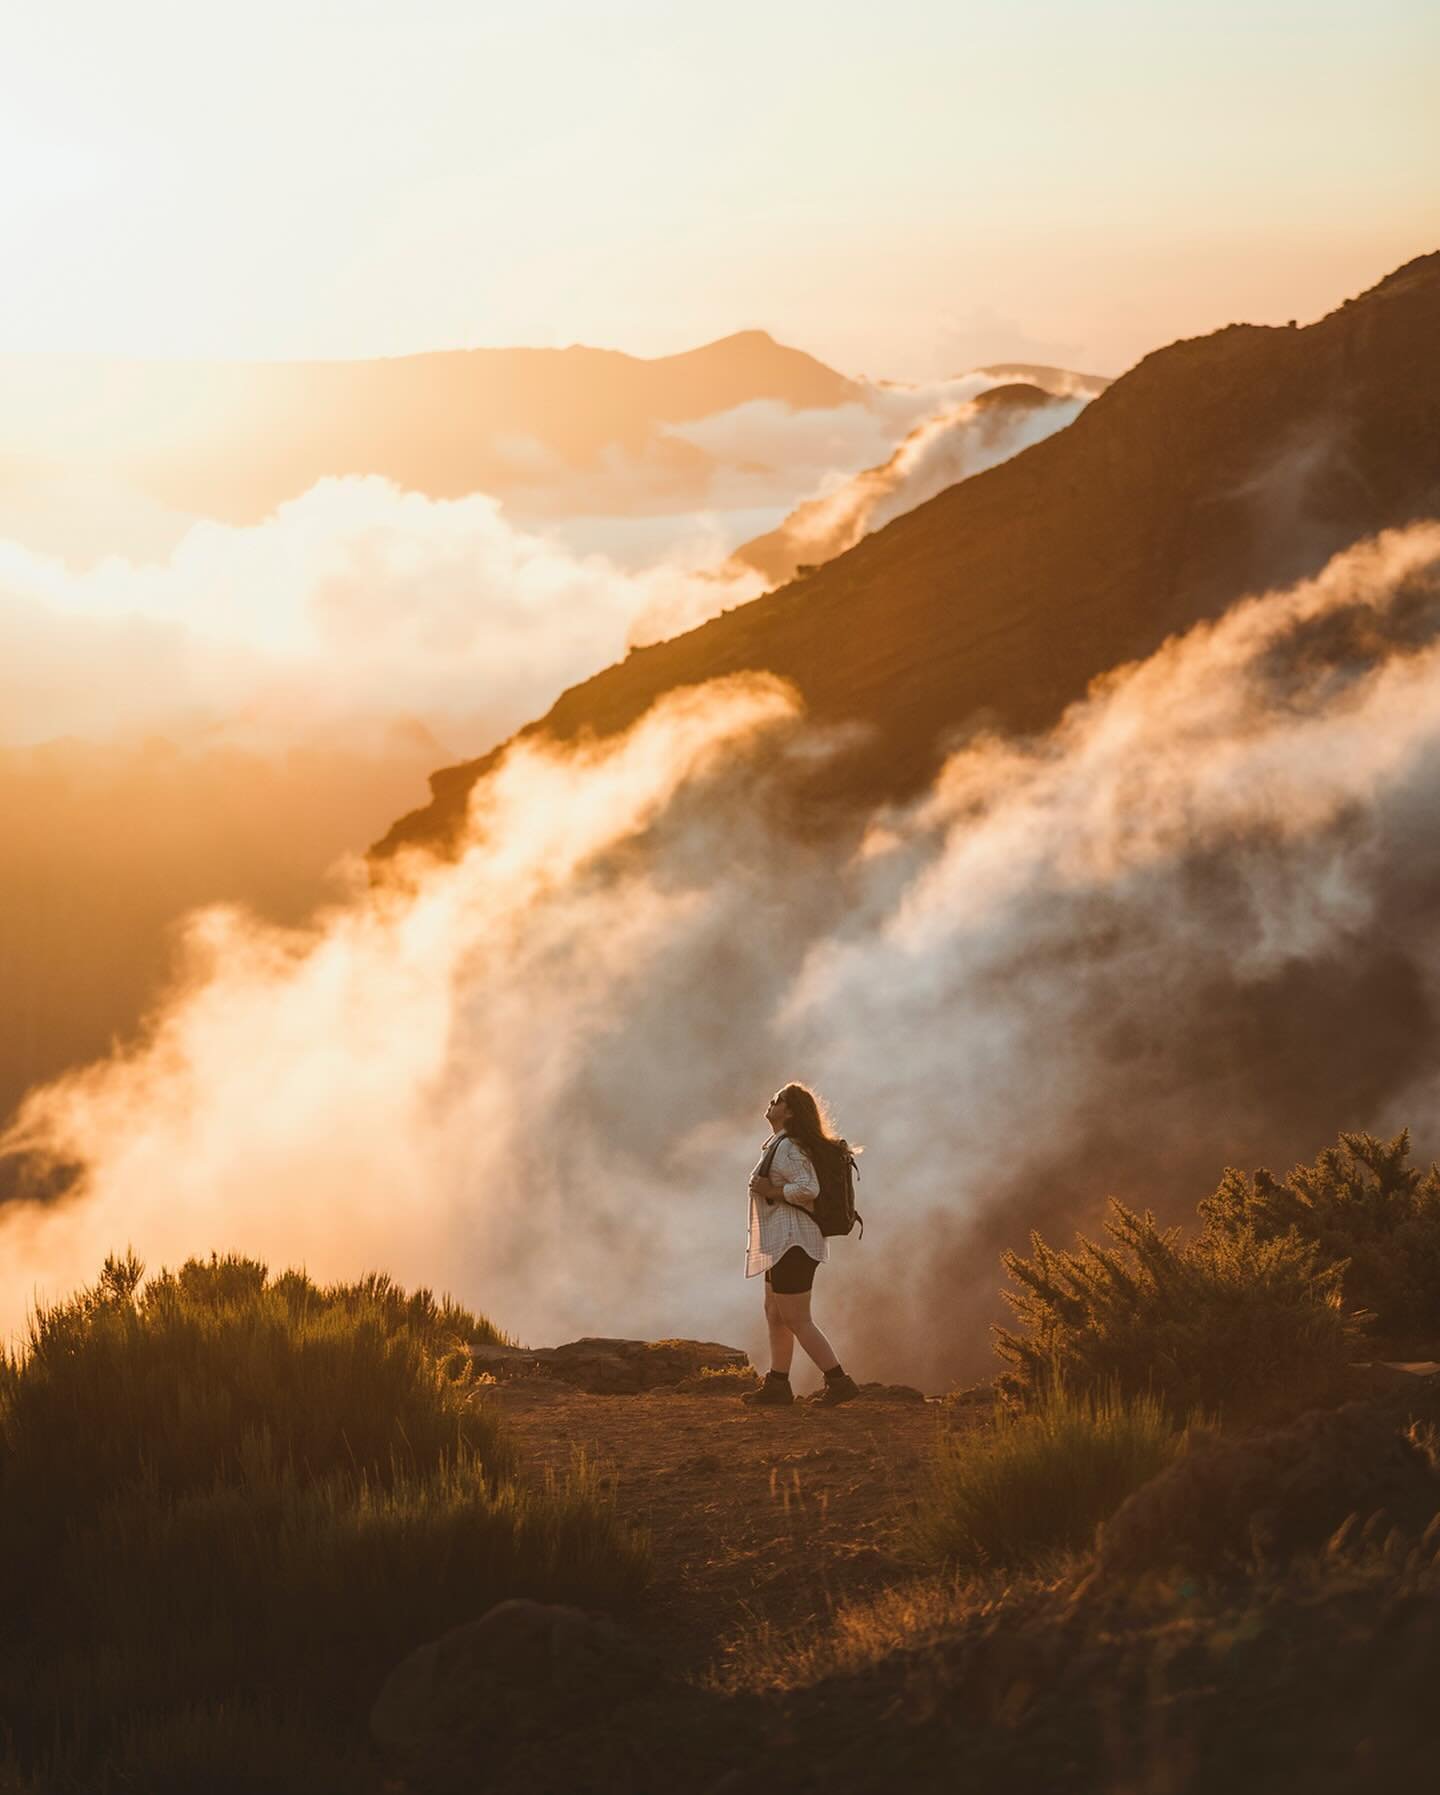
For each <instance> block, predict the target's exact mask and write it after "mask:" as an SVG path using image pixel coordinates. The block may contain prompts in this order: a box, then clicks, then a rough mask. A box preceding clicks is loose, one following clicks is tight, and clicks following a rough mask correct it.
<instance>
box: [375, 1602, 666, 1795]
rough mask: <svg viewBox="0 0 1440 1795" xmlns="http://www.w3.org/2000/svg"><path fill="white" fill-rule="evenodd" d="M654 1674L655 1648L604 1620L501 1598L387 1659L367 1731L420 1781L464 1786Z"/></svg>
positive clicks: (621, 1696)
mask: <svg viewBox="0 0 1440 1795" xmlns="http://www.w3.org/2000/svg"><path fill="white" fill-rule="evenodd" d="M658 1675H659V1667H658V1665H657V1663H656V1660H655V1658H654V1655H653V1654H652V1653H650V1652H649V1651H647V1650H646V1649H645V1648H643V1647H642V1646H641V1645H640V1644H639V1642H638V1641H637V1640H635V1638H634V1637H633V1636H632V1635H631V1634H629V1633H627V1632H626V1631H625V1630H624V1629H623V1628H621V1627H619V1626H617V1625H616V1624H615V1623H614V1622H613V1621H610V1620H606V1619H604V1618H603V1617H600V1616H596V1615H590V1614H584V1613H582V1612H581V1611H580V1610H579V1609H578V1608H566V1607H560V1606H555V1605H553V1604H549V1603H545V1602H532V1601H526V1600H523V1599H515V1600H512V1601H508V1602H500V1603H498V1604H497V1605H496V1606H495V1607H494V1608H491V1609H490V1610H489V1611H488V1612H487V1613H486V1614H484V1615H482V1616H481V1618H480V1619H479V1620H476V1621H470V1622H469V1623H467V1624H466V1625H465V1626H460V1627H454V1628H452V1629H451V1630H450V1632H448V1633H445V1634H442V1635H441V1637H440V1638H439V1639H435V1640H431V1641H430V1642H429V1643H428V1644H426V1645H422V1646H418V1647H417V1648H416V1649H415V1650H414V1651H413V1652H411V1653H410V1655H409V1657H407V1658H404V1659H402V1660H401V1662H400V1663H399V1664H397V1665H396V1667H395V1669H394V1670H393V1671H391V1673H390V1675H389V1676H388V1677H387V1678H386V1680H385V1683H384V1686H383V1687H382V1688H381V1690H380V1693H379V1695H378V1696H377V1697H376V1700H375V1705H374V1707H373V1708H372V1709H371V1711H370V1733H371V1737H372V1738H373V1739H374V1741H375V1743H376V1745H377V1746H378V1747H379V1748H380V1750H381V1751H382V1752H383V1753H384V1754H385V1756H386V1758H387V1759H388V1760H389V1761H390V1762H391V1763H392V1764H394V1765H395V1767H396V1768H397V1769H399V1770H400V1771H401V1772H402V1773H403V1774H404V1775H405V1776H407V1777H409V1778H414V1779H415V1780H416V1781H417V1782H419V1783H420V1784H421V1785H422V1786H424V1787H425V1788H426V1789H427V1790H435V1791H437V1792H438V1791H441V1790H450V1789H456V1790H459V1789H462V1788H469V1787H472V1786H473V1785H474V1783H475V1781H476V1779H477V1774H478V1773H480V1772H482V1771H483V1772H486V1773H488V1772H489V1771H491V1770H493V1769H494V1767H495V1765H496V1763H497V1762H500V1761H503V1759H504V1758H505V1756H506V1755H507V1754H508V1753H509V1752H510V1751H511V1750H512V1749H513V1748H514V1747H515V1746H516V1745H518V1744H521V1743H523V1742H525V1741H527V1740H531V1739H534V1738H536V1737H539V1736H542V1735H548V1734H552V1733H554V1732H557V1731H559V1730H561V1729H563V1728H564V1727H567V1726H573V1725H576V1724H578V1723H582V1722H584V1721H585V1720H586V1719H587V1718H590V1717H592V1716H593V1715H594V1714H595V1713H597V1712H598V1711H599V1710H600V1709H602V1708H608V1707H610V1706H612V1705H613V1704H615V1703H616V1702H617V1701H620V1700H623V1699H624V1698H625V1697H626V1696H627V1695H630V1694H633V1693H634V1692H635V1691H636V1690H637V1689H641V1688H645V1687H649V1686H650V1685H652V1684H653V1683H654V1682H655V1681H656V1679H657V1677H658Z"/></svg>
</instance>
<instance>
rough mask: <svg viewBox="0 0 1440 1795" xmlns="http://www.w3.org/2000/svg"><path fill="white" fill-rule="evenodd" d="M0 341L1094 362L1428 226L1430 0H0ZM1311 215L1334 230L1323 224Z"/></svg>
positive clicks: (1397, 250) (1282, 299) (1375, 254)
mask: <svg viewBox="0 0 1440 1795" xmlns="http://www.w3.org/2000/svg"><path fill="white" fill-rule="evenodd" d="M6 39H7V41H6V54H5V58H4V66H3V68H0V153H3V156H4V161H5V166H6V169H7V171H8V172H7V178H6V183H5V187H4V190H3V192H0V230H3V237H4V241H5V244H6V255H7V264H8V266H9V268H10V270H11V271H12V275H13V273H14V271H16V270H20V271H23V278H20V279H16V278H10V279H7V281H6V282H5V283H4V284H3V288H0V348H4V349H6V350H10V351H37V350H44V351H80V350H103V351H108V352H112V353H124V354H134V355H164V356H211V357H224V358H235V357H242V358H246V357H248V358H314V357H325V358H347V357H363V356H371V355H395V354H401V353H405V352H410V351H416V350H422V349H424V350H429V349H438V348H444V347H460V346H469V345H476V344H485V343H490V344H508V343H529V344H538V345H555V344H561V343H566V342H569V341H572V340H579V341H585V342H590V343H603V344H607V345H611V346H615V347H620V348H624V349H627V350H629V351H631V352H632V353H635V354H641V355H654V354H661V353H668V352H671V351H674V350H677V349H681V348H688V347H689V346H691V345H692V344H694V343H696V342H701V341H704V340H706V339H708V338H712V337H716V336H720V335H723V334H724V333H726V332H728V331H731V330H733V329H735V328H736V327H737V326H738V325H740V324H749V325H757V326H763V327H764V328H766V329H769V330H770V331H771V332H772V333H774V334H775V335H776V336H777V337H779V338H780V339H781V340H783V341H792V342H801V343H804V344H805V346H806V347H807V348H808V349H810V350H811V352H812V353H814V354H816V355H819V356H820V357H822V358H823V359H825V360H827V361H829V362H830V363H831V364H833V365H834V366H837V367H839V368H842V369H844V370H846V371H849V372H862V371H868V372H873V373H875V374H882V375H887V376H904V377H909V378H926V377H930V376H934V375H942V374H949V373H954V372H956V371H959V370H961V369H963V368H965V367H969V366H974V365H976V364H978V363H982V362H986V361H992V360H997V359H1001V358H1006V357H1011V358H1023V359H1028V360H1032V361H1048V362H1056V363H1061V364H1063V365H1066V366H1070V367H1087V368H1093V369H1095V370H1096V371H1099V372H1106V373H1118V372H1120V371H1122V370H1123V369H1124V368H1125V367H1127V366H1128V365H1130V364H1131V363H1132V362H1134V361H1135V360H1136V359H1137V358H1138V357H1139V356H1140V355H1142V354H1143V353H1145V352H1146V351H1148V350H1149V349H1151V348H1153V347H1155V346H1157V345H1159V344H1161V343H1164V342H1168V341H1170V340H1172V339H1174V338H1176V337H1180V336H1187V335H1193V334H1197V333H1200V332H1204V331H1207V330H1211V329H1214V328H1217V327H1219V326H1221V325H1223V324H1226V323H1228V322H1230V321H1232V320H1233V319H1236V318H1245V319H1249V320H1252V321H1255V322H1262V323H1265V322H1269V323H1283V322H1284V321H1285V320H1286V319H1287V318H1289V317H1291V316H1295V315H1299V316H1301V317H1302V318H1303V317H1310V316H1316V315H1318V314H1319V313H1321V312H1323V311H1325V310H1327V309H1328V308H1330V307H1332V306H1333V305H1335V304H1337V303H1338V302H1339V301H1340V300H1341V299H1343V298H1344V297H1345V296H1346V295H1347V294H1349V293H1352V292H1355V291H1357V290H1359V288H1360V287H1361V286H1363V285H1364V284H1365V282H1366V281H1367V280H1369V279H1371V278H1373V276H1374V271H1375V270H1376V269H1377V268H1384V267H1389V266H1393V265H1395V264H1396V263H1398V262H1400V261H1402V260H1403V259H1404V258H1405V257H1406V256H1407V255H1409V254H1412V253H1413V251H1414V246H1415V244H1416V243H1417V242H1423V241H1425V240H1426V239H1427V237H1428V236H1429V235H1430V227H1431V225H1432V223H1433V218H1434V191H1433V188H1434V183H1433V171H1434V169H1435V167H1436V164H1437V152H1440V134H1437V126H1436V122H1435V120H1436V115H1435V109H1434V107H1433V103H1432V98H1431V96H1430V94H1429V93H1428V91H1427V87H1428V82H1427V74H1428V71H1429V70H1430V69H1432V68H1433V67H1434V64H1435V54H1436V51H1437V49H1440V28H1437V24H1436V16H1435V14H1434V12H1433V10H1432V9H1431V8H1429V7H1426V6H1424V5H1422V4H1421V0H1378V3H1377V4H1373V5H1370V6H1367V7H1364V8H1357V7H1354V6H1350V5H1344V4H1340V3H1338V0H1318V3H1317V0H1311V3H1310V4H1306V5H1303V6H1302V5H1299V4H1293V3H1290V0H1259V3H1248V4H1244V5H1242V4H1241V0H1218V3H1216V4H1211V5H1209V6H1206V7H1205V8H1203V9H1202V8H1200V7H1194V6H1192V7H1179V6H1166V7H1159V8H1157V7H1153V6H1143V5H1140V4H1137V3H1136V0H1096V3H1095V4H1093V5H1091V6H1089V7H1086V8H1084V9H1079V8H1075V7H1063V6H1058V5H1054V4H1047V3H1041V0H1016V3H1014V4H1011V5H1010V6H1007V7H1004V8H1000V7H982V6H979V5H976V4H973V3H970V0H966V3H960V4H954V3H951V4H945V5H941V4H939V3H938V0H897V3H896V4H893V5H891V6H889V7H887V8H886V9H884V11H883V13H882V14H877V12H876V11H875V9H874V8H873V7H871V6H862V5H860V4H858V3H856V0H838V3H837V0H829V3H827V4H825V5H820V4H812V3H810V0H804V3H796V0H790V3H788V4H785V5H781V6H776V5H774V4H764V5H762V4H759V3H758V0H736V3H735V4H733V5H731V6H730V7H728V8H727V9H726V11H725V13H724V16H723V29H722V28H721V22H720V21H719V20H718V19H717V16H716V15H714V14H712V13H709V12H700V11H696V10H694V9H688V10H687V9H679V10H677V9H675V8H673V7H661V6H660V5H658V4H655V3H653V0H628V3H625V4H618V5H612V6H607V7H605V8H603V9H601V8H595V7H587V6H580V5H575V4H570V3H560V0H529V3H528V4H526V5H524V6H521V5H518V4H509V3H492V4H490V5H487V6H484V7H481V8H476V7H473V6H466V5H462V4H460V0H417V3H416V4H413V5H410V6H407V7H405V8H403V9H400V8H396V7H394V6H392V5H388V4H376V3H375V0H349V3H348V4H346V5H344V6H339V5H334V4H326V3H317V0H302V3H301V4H298V5H297V4H294V3H293V0H287V4H285V5H284V6H281V5H279V4H278V3H277V0H258V3H257V4H254V5H251V6H248V7H245V8H241V7H239V6H205V7H200V8H187V7H182V6H179V5H175V4H169V3H166V0H136V3H135V4H132V5H130V6H127V7H125V8H124V9H123V10H121V11H116V10H115V9H113V8H108V7H105V6H102V5H100V4H99V3H98V0H55V3H53V4H51V5H49V6H47V7H45V8H44V9H41V8H39V7H30V8H28V9H25V11H24V13H23V14H21V15H18V16H15V17H12V18H11V19H10V20H9V21H8V22H7V31H6ZM1340 215H1343V216H1344V217H1345V219H1346V228H1345V230H1344V231H1343V232H1337V231H1336V230H1335V229H1334V220H1335V219H1336V217H1337V216H1340Z"/></svg>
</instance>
